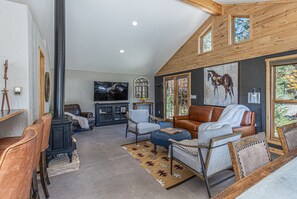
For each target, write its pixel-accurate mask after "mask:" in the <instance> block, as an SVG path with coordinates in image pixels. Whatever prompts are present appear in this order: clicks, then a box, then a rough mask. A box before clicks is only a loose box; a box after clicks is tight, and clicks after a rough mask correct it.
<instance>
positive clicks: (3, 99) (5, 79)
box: [1, 60, 10, 111]
mask: <svg viewBox="0 0 297 199" xmlns="http://www.w3.org/2000/svg"><path fill="white" fill-rule="evenodd" d="M7 69H8V60H5V63H4V81H5V87H4V89H3V90H2V94H3V95H2V106H1V111H3V108H4V103H5V100H6V102H7V110H8V111H10V105H9V100H8V90H7V80H8V77H7Z"/></svg>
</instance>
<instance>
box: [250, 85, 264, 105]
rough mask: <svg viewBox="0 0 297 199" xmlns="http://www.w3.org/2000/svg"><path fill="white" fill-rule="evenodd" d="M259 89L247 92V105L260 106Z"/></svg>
mask: <svg viewBox="0 0 297 199" xmlns="http://www.w3.org/2000/svg"><path fill="white" fill-rule="evenodd" d="M260 100H261V89H260V88H253V89H252V90H250V91H249V92H248V103H249V104H260V103H261V101H260Z"/></svg>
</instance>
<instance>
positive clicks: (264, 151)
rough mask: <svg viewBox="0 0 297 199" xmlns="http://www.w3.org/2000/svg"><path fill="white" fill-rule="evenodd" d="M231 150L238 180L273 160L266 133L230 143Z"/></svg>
mask: <svg viewBox="0 0 297 199" xmlns="http://www.w3.org/2000/svg"><path fill="white" fill-rule="evenodd" d="M229 150H230V155H231V159H232V164H233V169H234V173H235V177H236V180H237V181H238V180H240V179H242V178H244V177H245V176H247V175H249V174H250V173H252V172H254V171H255V170H257V169H259V168H260V167H262V166H264V165H266V164H268V163H269V162H271V161H272V159H271V154H270V152H269V148H268V144H267V142H266V138H265V134H264V133H259V134H256V135H252V136H248V137H244V138H242V139H240V140H238V141H236V142H233V143H229Z"/></svg>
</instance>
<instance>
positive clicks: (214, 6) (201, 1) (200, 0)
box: [182, 0, 223, 15]
mask: <svg viewBox="0 0 297 199" xmlns="http://www.w3.org/2000/svg"><path fill="white" fill-rule="evenodd" d="M182 1H183V2H185V3H187V4H190V5H192V6H195V7H198V8H201V9H202V10H204V11H206V12H208V13H210V14H212V15H221V14H222V13H223V9H222V5H221V4H219V3H217V2H214V1H213V0H182Z"/></svg>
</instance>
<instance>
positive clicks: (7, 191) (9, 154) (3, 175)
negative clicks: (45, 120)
mask: <svg viewBox="0 0 297 199" xmlns="http://www.w3.org/2000/svg"><path fill="white" fill-rule="evenodd" d="M36 142H37V133H36V131H35V130H33V129H28V128H26V129H25V131H24V134H23V137H22V139H21V140H20V141H19V142H17V143H15V144H13V145H11V146H9V147H8V148H7V149H5V151H4V152H3V153H2V155H1V157H0V197H1V199H12V198H13V199H24V198H29V193H30V187H31V180H32V174H33V168H34V156H35V150H36Z"/></svg>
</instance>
